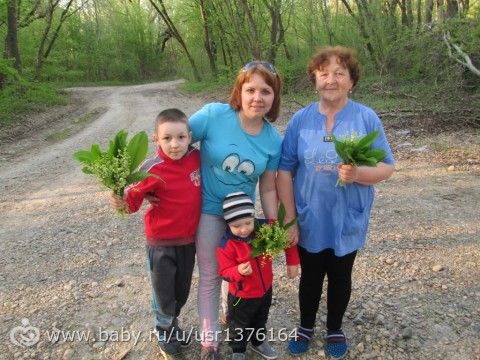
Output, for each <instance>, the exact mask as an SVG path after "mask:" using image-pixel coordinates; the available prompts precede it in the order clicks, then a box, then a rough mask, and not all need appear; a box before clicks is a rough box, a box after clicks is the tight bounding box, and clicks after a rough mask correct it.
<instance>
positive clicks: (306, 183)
mask: <svg viewBox="0 0 480 360" xmlns="http://www.w3.org/2000/svg"><path fill="white" fill-rule="evenodd" d="M318 105H319V104H318V102H316V103H313V104H310V105H309V106H307V107H305V108H303V109H301V110H299V111H298V112H297V113H295V114H294V116H293V117H292V119H291V120H290V122H289V123H288V126H287V130H286V133H285V138H284V140H283V144H282V155H281V160H280V164H279V167H278V169H279V170H285V171H290V172H292V174H293V176H294V178H293V187H294V195H295V205H296V210H297V216H298V225H299V229H300V239H299V245H300V246H301V247H303V248H305V249H306V250H307V251H308V252H312V253H315V252H319V251H322V250H324V249H328V248H330V249H333V250H334V252H335V255H336V256H344V255H346V254H349V253H351V252H352V251H355V250H357V249H359V248H361V247H362V246H363V245H364V243H365V239H366V234H367V227H368V220H369V216H370V210H371V208H372V204H373V199H374V189H373V186H366V185H360V184H357V183H353V184H348V185H346V186H337V185H336V183H337V179H338V172H337V165H338V164H339V163H341V159H340V158H339V157H338V155H337V153H336V151H335V146H334V144H333V142H331V141H328V140H329V138H328V136H329V135H330V134H327V132H326V130H325V123H326V116H325V115H323V114H321V113H320V112H319V110H318V108H319V107H318ZM375 130H377V131H378V132H379V135H378V136H377V138H376V139H375V141H374V142H373V143H372V148H374V149H383V150H384V151H385V152H386V153H387V157H386V158H385V160H384V162H385V163H387V164H393V163H394V159H393V155H392V151H391V149H390V145H389V144H388V141H387V138H386V136H385V132H384V130H383V126H382V123H381V121H380V119H379V118H378V116H377V115H376V114H375V112H374V111H373V110H372V109H370V108H368V107H367V106H364V105H362V104H359V103H356V102H354V101H351V100H349V101H348V103H347V104H346V105H345V107H344V108H343V109H342V110H341V111H340V112H338V113H337V114H336V115H335V123H334V127H333V130H332V132H333V135H335V136H336V137H337V138H339V139H341V138H342V137H346V136H350V135H352V134H356V135H358V136H364V135H367V134H370V133H371V132H373V131H375ZM326 136H327V138H325V137H326ZM325 140H327V141H325Z"/></svg>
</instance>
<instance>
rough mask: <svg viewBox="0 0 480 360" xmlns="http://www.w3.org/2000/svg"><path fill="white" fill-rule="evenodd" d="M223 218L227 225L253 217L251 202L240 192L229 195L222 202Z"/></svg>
mask: <svg viewBox="0 0 480 360" xmlns="http://www.w3.org/2000/svg"><path fill="white" fill-rule="evenodd" d="M223 217H224V218H225V221H226V222H227V224H229V223H231V222H234V221H236V220H239V219H243V218H247V217H255V206H254V205H253V201H252V200H251V199H250V198H249V197H248V195H247V194H245V193H244V192H242V191H239V192H234V193H230V194H228V195H227V196H225V200H224V201H223Z"/></svg>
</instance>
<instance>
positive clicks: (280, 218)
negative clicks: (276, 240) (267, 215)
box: [277, 203, 286, 226]
mask: <svg viewBox="0 0 480 360" xmlns="http://www.w3.org/2000/svg"><path fill="white" fill-rule="evenodd" d="M285 214H286V211H285V206H284V205H283V204H282V203H280V206H279V207H278V211H277V221H278V223H279V224H280V226H283V221H284V220H285Z"/></svg>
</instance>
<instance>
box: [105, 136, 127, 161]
mask: <svg viewBox="0 0 480 360" xmlns="http://www.w3.org/2000/svg"><path fill="white" fill-rule="evenodd" d="M127 136H128V133H127V132H126V131H125V130H120V131H119V132H117V134H116V135H115V138H114V139H113V141H112V140H111V141H110V144H109V147H108V153H109V154H110V155H112V156H115V157H118V156H119V152H121V151H122V150H123V149H125V147H126V146H127Z"/></svg>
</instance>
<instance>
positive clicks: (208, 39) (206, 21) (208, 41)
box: [199, 0, 217, 77]
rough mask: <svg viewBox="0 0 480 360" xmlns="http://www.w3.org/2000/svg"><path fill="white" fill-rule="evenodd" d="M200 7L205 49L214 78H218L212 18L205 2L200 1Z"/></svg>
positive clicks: (203, 0)
mask: <svg viewBox="0 0 480 360" xmlns="http://www.w3.org/2000/svg"><path fill="white" fill-rule="evenodd" d="M199 6H200V13H201V15H202V20H203V33H204V36H205V39H204V42H203V44H204V47H205V51H206V52H207V56H208V62H209V63H210V70H211V71H212V74H213V76H215V77H217V64H216V50H215V43H214V41H213V39H212V35H211V31H210V16H209V13H208V10H207V9H206V7H205V0H199Z"/></svg>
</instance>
